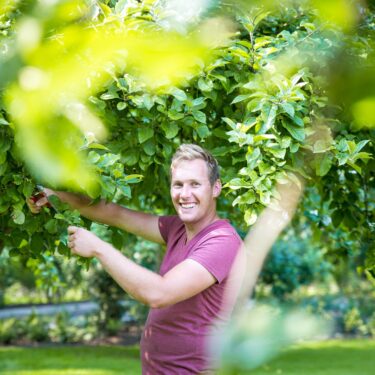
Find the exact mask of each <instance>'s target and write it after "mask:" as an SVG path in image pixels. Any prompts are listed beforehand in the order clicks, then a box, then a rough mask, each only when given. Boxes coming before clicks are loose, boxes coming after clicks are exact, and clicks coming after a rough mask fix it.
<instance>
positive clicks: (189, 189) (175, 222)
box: [29, 144, 245, 375]
mask: <svg viewBox="0 0 375 375" xmlns="http://www.w3.org/2000/svg"><path fill="white" fill-rule="evenodd" d="M170 191H171V198H172V202H173V205H174V208H175V210H176V212H177V216H162V217H159V216H156V215H152V214H147V213H143V212H137V211H132V210H129V209H127V208H124V207H122V206H119V205H117V204H114V203H106V202H104V201H101V202H100V203H98V204H96V205H89V203H90V201H89V199H88V198H87V197H83V196H79V195H76V194H71V193H66V192H53V191H51V190H48V189H46V194H47V195H50V194H56V195H57V196H58V197H59V198H60V199H61V200H63V201H65V202H67V203H69V204H70V205H71V206H72V207H73V208H75V209H78V210H79V211H80V212H81V214H82V215H84V216H86V217H87V218H89V219H91V220H93V221H98V222H101V223H105V224H108V225H111V226H115V227H118V228H121V229H123V230H125V231H128V232H131V233H134V234H136V235H139V236H141V237H143V238H145V239H147V240H150V241H154V242H158V243H161V244H166V245H167V251H166V254H165V256H164V259H163V261H162V264H161V267H160V270H159V274H157V273H154V272H152V271H150V270H148V269H145V268H143V267H141V266H139V265H137V264H135V263H134V262H132V261H131V260H130V259H128V258H126V257H125V256H124V255H123V254H122V253H121V252H119V251H118V250H116V249H114V248H113V247H112V246H111V245H110V244H108V243H106V242H104V241H102V240H101V239H99V238H98V237H97V236H95V235H94V234H93V233H91V232H89V231H87V230H85V229H83V228H78V227H69V229H68V231H69V240H68V246H69V247H70V249H71V250H72V252H73V253H75V254H78V255H81V256H83V257H96V258H97V259H98V260H99V262H100V263H101V264H102V266H103V267H104V269H105V270H106V271H107V272H108V273H109V274H110V275H111V276H112V278H113V279H114V280H115V281H116V282H117V283H118V284H119V285H120V286H121V287H122V288H123V289H124V290H125V291H126V292H128V293H129V294H130V295H132V296H133V297H134V298H135V299H137V300H138V301H141V302H143V303H145V304H147V305H149V306H150V307H151V310H150V313H149V316H148V319H147V322H146V325H145V329H144V332H143V335H142V340H141V355H142V373H143V374H148V375H156V374H162V375H168V374H178V375H184V374H201V373H205V372H206V373H207V372H209V371H211V370H212V366H213V364H212V363H211V361H210V359H209V355H208V351H207V342H208V339H209V337H210V335H211V334H213V333H214V331H215V327H218V326H219V325H220V323H221V322H223V321H225V320H226V319H228V317H229V314H230V312H231V309H232V308H233V305H234V302H235V299H236V297H237V295H238V292H239V287H240V284H241V281H242V277H243V275H244V265H245V261H244V256H245V255H244V251H243V249H242V247H241V239H240V237H239V236H238V234H237V233H236V231H235V230H234V228H233V227H232V226H231V225H230V224H229V223H228V222H227V221H226V220H222V219H220V218H219V217H218V215H217V212H216V199H217V197H218V196H219V194H220V192H221V182H220V179H219V172H218V165H217V162H216V160H215V159H214V158H213V157H212V155H211V154H210V153H208V152H207V151H205V150H203V149H202V148H201V147H199V146H197V145H189V144H184V145H181V146H180V147H179V148H178V150H177V152H176V153H175V155H174V156H173V159H172V164H171V188H170ZM44 203H45V202H43V201H42V200H41V201H40V203H39V204H38V202H37V203H36V205H33V206H32V209H33V210H34V211H37V210H38V208H37V207H38V206H40V205H41V204H44ZM30 204H31V202H30V201H29V205H30Z"/></svg>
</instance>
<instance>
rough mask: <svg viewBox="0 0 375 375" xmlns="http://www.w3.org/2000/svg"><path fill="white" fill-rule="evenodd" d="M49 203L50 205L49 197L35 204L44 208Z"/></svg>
mask: <svg viewBox="0 0 375 375" xmlns="http://www.w3.org/2000/svg"><path fill="white" fill-rule="evenodd" d="M47 203H48V199H47V197H43V198H40V199H38V200H37V201H36V202H35V205H36V206H38V207H42V206H44V205H46V204H47Z"/></svg>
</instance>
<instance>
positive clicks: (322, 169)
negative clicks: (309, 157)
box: [316, 153, 332, 176]
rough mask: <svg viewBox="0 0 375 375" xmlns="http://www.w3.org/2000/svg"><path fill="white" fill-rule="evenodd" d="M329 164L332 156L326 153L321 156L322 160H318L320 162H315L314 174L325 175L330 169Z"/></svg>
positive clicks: (330, 164)
mask: <svg viewBox="0 0 375 375" xmlns="http://www.w3.org/2000/svg"><path fill="white" fill-rule="evenodd" d="M331 166H332V158H331V156H330V155H329V154H328V153H327V154H325V155H324V156H323V158H322V160H320V162H318V163H317V166H316V174H317V175H318V176H325V175H326V174H327V173H328V172H329V170H330V169H331Z"/></svg>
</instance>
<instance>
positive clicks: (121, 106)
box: [116, 102, 128, 111]
mask: <svg viewBox="0 0 375 375" xmlns="http://www.w3.org/2000/svg"><path fill="white" fill-rule="evenodd" d="M127 106H128V105H127V103H126V102H118V103H117V105H116V107H117V109H118V110H119V111H122V110H123V109H125V108H126V107H127Z"/></svg>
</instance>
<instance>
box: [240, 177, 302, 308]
mask: <svg viewBox="0 0 375 375" xmlns="http://www.w3.org/2000/svg"><path fill="white" fill-rule="evenodd" d="M302 190H303V186H302V183H300V184H299V185H297V184H296V183H295V182H292V180H291V181H290V182H289V183H286V184H283V185H281V184H279V185H278V187H277V192H278V194H279V196H280V198H279V200H278V201H276V200H274V201H273V202H272V204H271V205H270V206H269V207H266V208H265V209H264V211H263V212H262V213H261V215H260V216H259V218H258V220H257V222H256V223H255V225H254V227H253V228H252V229H251V230H250V231H249V233H248V235H247V236H246V238H245V241H244V244H243V248H244V250H245V253H246V261H245V263H246V276H245V278H244V281H243V284H242V287H241V291H240V296H239V299H238V301H237V304H236V311H239V310H240V309H241V307H242V306H243V305H244V304H245V303H246V301H247V300H248V299H249V297H250V296H251V294H252V292H253V289H254V287H255V284H256V281H257V278H258V276H259V273H260V271H261V269H262V266H263V263H264V260H265V259H266V257H267V255H268V252H269V251H270V249H271V247H272V245H273V244H274V242H275V241H276V240H277V238H278V236H279V235H280V233H281V232H282V231H283V230H284V228H285V227H286V226H287V225H288V224H289V222H290V220H291V219H292V217H293V214H294V211H295V209H296V207H297V204H298V201H299V198H300V196H301V193H302Z"/></svg>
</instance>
